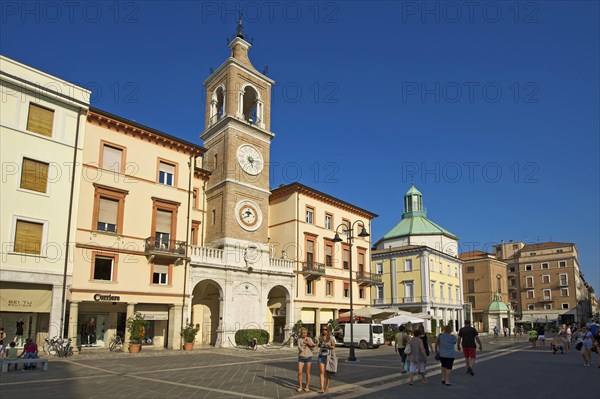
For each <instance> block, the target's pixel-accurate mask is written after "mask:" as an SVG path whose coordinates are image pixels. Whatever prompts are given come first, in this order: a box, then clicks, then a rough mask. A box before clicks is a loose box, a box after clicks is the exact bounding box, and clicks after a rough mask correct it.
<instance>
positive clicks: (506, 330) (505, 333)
mask: <svg viewBox="0 0 600 399" xmlns="http://www.w3.org/2000/svg"><path fill="white" fill-rule="evenodd" d="M503 332H504V338H508V327H504V329H503Z"/></svg>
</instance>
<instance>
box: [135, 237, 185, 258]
mask: <svg viewBox="0 0 600 399" xmlns="http://www.w3.org/2000/svg"><path fill="white" fill-rule="evenodd" d="M144 249H145V251H146V252H147V253H149V252H151V253H163V254H172V255H185V241H177V240H164V239H159V238H156V237H148V238H146V241H145V248H144Z"/></svg>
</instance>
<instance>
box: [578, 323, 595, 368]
mask: <svg viewBox="0 0 600 399" xmlns="http://www.w3.org/2000/svg"><path fill="white" fill-rule="evenodd" d="M579 344H581V345H580V352H581V357H582V358H583V362H584V363H583V366H584V367H590V364H591V361H592V345H593V343H592V333H591V332H590V331H588V330H587V327H586V326H585V325H582V326H581V329H580V330H579V333H578V339H577V346H579ZM577 346H576V348H577Z"/></svg>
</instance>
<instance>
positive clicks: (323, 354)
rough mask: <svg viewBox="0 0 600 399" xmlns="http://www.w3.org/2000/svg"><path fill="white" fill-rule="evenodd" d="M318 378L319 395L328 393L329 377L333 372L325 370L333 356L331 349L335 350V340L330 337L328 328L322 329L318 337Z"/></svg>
mask: <svg viewBox="0 0 600 399" xmlns="http://www.w3.org/2000/svg"><path fill="white" fill-rule="evenodd" d="M319 347H320V349H319V378H320V381H321V390H320V391H319V393H325V392H329V383H330V382H331V375H332V374H333V373H334V371H329V370H327V369H326V366H327V362H328V361H329V360H330V359H331V357H332V356H334V355H333V348H335V338H333V337H332V336H331V331H329V327H323V329H322V330H321V336H320V337H319Z"/></svg>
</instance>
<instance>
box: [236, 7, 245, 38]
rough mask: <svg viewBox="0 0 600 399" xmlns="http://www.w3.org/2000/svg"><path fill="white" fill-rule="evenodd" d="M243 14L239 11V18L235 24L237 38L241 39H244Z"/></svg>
mask: <svg viewBox="0 0 600 399" xmlns="http://www.w3.org/2000/svg"><path fill="white" fill-rule="evenodd" d="M243 15H244V13H243V12H241V11H240V17H239V18H238V22H237V37H239V38H241V39H243V38H244V24H243V23H242V16H243Z"/></svg>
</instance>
